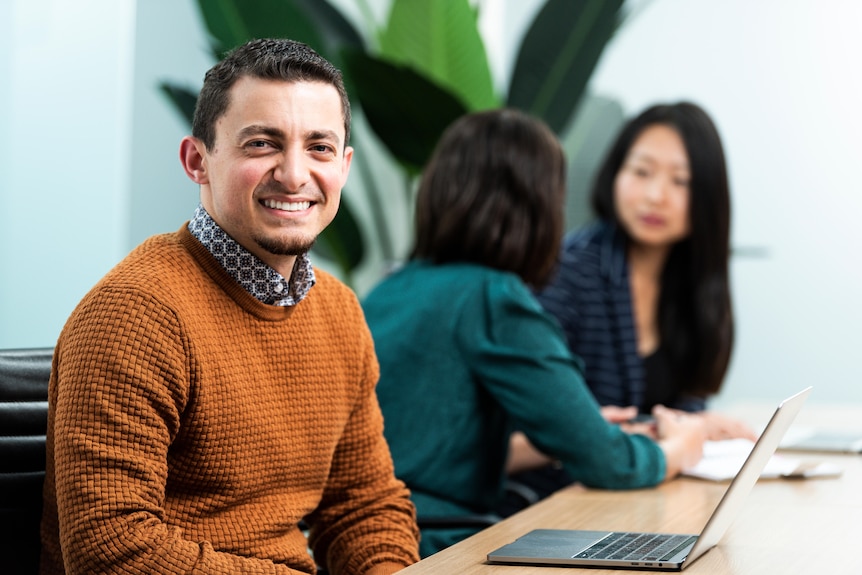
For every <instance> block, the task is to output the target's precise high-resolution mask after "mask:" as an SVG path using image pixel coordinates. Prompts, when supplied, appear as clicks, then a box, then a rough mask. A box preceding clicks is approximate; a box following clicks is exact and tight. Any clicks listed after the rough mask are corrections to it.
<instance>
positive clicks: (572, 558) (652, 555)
mask: <svg viewBox="0 0 862 575" xmlns="http://www.w3.org/2000/svg"><path fill="white" fill-rule="evenodd" d="M810 392H811V388H810V387H808V388H806V389H804V390H802V391H800V392H799V393H797V394H796V395H793V396H792V397H789V398H787V399H785V400H784V401H782V402H781V403H780V404H779V406H778V407H777V408H776V410H775V413H773V415H772V418H771V419H770V420H769V423H768V424H767V425H766V428H765V429H764V430H763V433H761V434H760V438H759V439H758V440H757V442H756V443H755V444H754V447H753V448H752V450H751V453H750V454H749V456H748V458H747V459H746V460H745V463H744V464H743V465H742V467H741V468H740V470H739V473H737V474H736V477H735V478H734V479H733V481H732V482H731V483H730V485H729V486H728V488H727V491H725V493H724V496H723V497H722V498H721V501H719V502H718V506H717V507H716V508H715V511H713V513H712V516H711V517H710V518H709V521H707V522H706V525H705V526H704V528H703V530H702V531H701V532H700V534H698V535H686V534H677V533H628V532H624V531H623V532H618V531H581V530H570V529H536V530H534V531H530V532H529V533H527V534H526V535H524V536H522V537H520V538H518V539H517V540H515V541H513V542H512V543H509V544H507V545H504V546H502V547H500V548H499V549H496V550H494V551H492V552H490V553H488V562H490V563H508V564H518V565H548V566H555V567H561V566H571V567H604V568H606V569H609V568H626V569H650V570H666V571H679V570H681V569H684V568H685V567H686V566H688V565H690V564H691V563H692V562H693V561H694V560H696V559H697V558H698V557H700V556H701V555H703V554H704V553H706V552H707V551H709V550H710V549H712V548H713V547H715V545H716V544H717V543H718V542H719V540H721V538H722V537H723V536H724V533H725V531H727V528H728V527H729V526H730V524H731V522H733V520H734V519H735V518H736V516H737V515H738V513H739V510H740V508H741V507H742V504H743V502H744V501H745V498H746V497H747V496H748V494H749V492H750V491H751V488H752V487H753V486H754V484H755V483H756V482H757V479H758V477H759V476H760V472H761V471H762V470H763V468H764V466H766V463H767V462H768V461H769V459H770V457H772V454H773V453H774V452H775V448H776V447H777V446H778V444H779V442H780V441H781V438H782V437H783V436H784V433H785V431H787V428H788V427H790V424H791V423H792V422H793V419H794V418H795V417H796V414H797V413H799V410H800V409H801V408H802V404H803V403H804V402H805V399H806V398H807V397H808V394H809V393H810Z"/></svg>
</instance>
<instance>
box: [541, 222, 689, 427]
mask: <svg viewBox="0 0 862 575" xmlns="http://www.w3.org/2000/svg"><path fill="white" fill-rule="evenodd" d="M536 296H537V298H538V300H539V301H540V302H541V304H542V306H543V307H544V308H545V309H546V310H547V311H548V312H549V313H551V315H553V316H555V317H556V318H557V320H558V321H559V323H560V325H561V326H562V328H563V331H565V333H566V338H567V339H568V342H569V348H570V349H571V350H572V353H574V354H575V355H577V356H580V358H581V359H582V360H583V362H584V376H585V379H586V382H587V385H589V387H590V389H591V390H592V391H593V395H594V396H595V397H596V400H597V401H598V402H599V403H600V404H601V405H619V406H626V405H636V406H638V407H641V406H642V405H643V403H644V398H645V397H646V379H645V375H646V374H645V370H644V362H643V359H642V358H641V357H640V356H639V355H638V352H637V335H636V332H635V323H634V313H633V311H632V301H631V292H630V290H629V278H628V265H627V263H626V257H625V237H624V236H623V234H622V233H621V232H620V231H619V230H618V229H617V228H616V226H614V225H613V224H610V223H607V222H600V223H597V224H593V225H590V226H588V227H586V228H584V229H581V230H577V231H575V232H572V233H570V234H569V235H568V236H567V237H566V239H565V241H564V242H563V246H562V249H561V250H560V255H559V261H558V263H557V269H556V271H555V273H554V277H553V278H552V280H551V282H550V283H549V284H548V285H547V286H546V287H545V288H544V289H543V290H542V291H540V292H538V293H537V294H536ZM705 404H706V401H705V399H703V398H699V397H692V396H689V395H682V394H679V395H678V396H677V398H676V400H675V401H674V402H673V403H671V405H670V406H671V407H675V408H677V409H684V410H686V411H700V410H703V409H704V408H705V406H706V405H705Z"/></svg>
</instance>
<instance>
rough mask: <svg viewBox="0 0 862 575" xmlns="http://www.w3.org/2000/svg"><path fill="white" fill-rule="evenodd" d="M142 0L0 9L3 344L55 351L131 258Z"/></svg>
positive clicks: (9, 3) (15, 0) (31, 2)
mask: <svg viewBox="0 0 862 575" xmlns="http://www.w3.org/2000/svg"><path fill="white" fill-rule="evenodd" d="M134 9H135V2H134V0H76V1H75V2H70V1H68V0H67V1H64V0H53V1H49V0H6V1H4V2H3V3H2V8H0V20H2V21H3V24H2V28H0V31H2V34H0V72H2V78H3V88H2V90H0V92H2V99H0V274H2V275H0V346H2V347H26V346H39V345H53V343H54V340H55V339H56V337H57V334H58V333H59V330H60V328H61V326H62V324H63V322H64V321H65V319H66V317H67V316H68V314H69V313H70V312H71V310H72V307H73V306H74V304H75V303H76V302H77V301H78V300H79V299H80V298H81V297H82V296H83V295H84V293H85V292H86V291H87V290H88V289H89V288H90V287H91V286H92V284H93V283H95V282H96V281H97V280H98V279H99V277H101V275H102V274H104V273H105V272H106V271H107V270H108V269H109V268H110V267H111V266H112V265H113V264H114V263H115V262H116V261H117V260H118V259H119V258H120V257H121V256H122V254H124V253H125V251H126V250H127V246H126V245H125V242H124V241H123V238H124V234H125V229H126V227H127V226H128V222H127V219H126V216H127V210H126V201H127V199H128V193H127V185H128V184H127V179H126V175H127V173H128V167H129V162H130V157H129V153H128V152H129V139H130V137H131V133H130V117H131V106H132V90H131V86H132V67H131V54H132V50H133V46H134V33H133V32H134V28H133V26H134Z"/></svg>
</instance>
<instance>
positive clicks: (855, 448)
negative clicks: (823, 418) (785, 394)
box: [778, 428, 862, 453]
mask: <svg viewBox="0 0 862 575" xmlns="http://www.w3.org/2000/svg"><path fill="white" fill-rule="evenodd" d="M794 429H795V428H794ZM778 449H785V450H788V451H818V452H823V453H862V431H856V432H851V431H833V430H829V429H816V428H805V429H799V430H795V433H794V432H793V431H791V432H790V433H788V434H787V436H785V438H784V440H783V441H782V442H781V443H780V444H779V445H778Z"/></svg>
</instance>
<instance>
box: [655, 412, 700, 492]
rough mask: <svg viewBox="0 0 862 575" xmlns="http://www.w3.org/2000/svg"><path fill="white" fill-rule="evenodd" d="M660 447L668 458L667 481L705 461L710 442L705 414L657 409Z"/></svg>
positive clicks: (657, 430)
mask: <svg viewBox="0 0 862 575" xmlns="http://www.w3.org/2000/svg"><path fill="white" fill-rule="evenodd" d="M652 413H653V416H655V419H656V435H657V436H658V444H659V446H660V447H661V449H662V451H664V456H665V479H672V478H673V477H676V476H677V475H678V474H679V472H680V471H682V470H683V469H688V468H689V467H693V466H694V465H696V464H697V462H698V461H700V459H701V457H703V443H704V441H706V439H707V429H706V421H705V419H704V418H703V417H702V416H701V414H693V413H686V412H684V411H678V410H674V409H668V408H667V407H664V406H663V405H657V406H655V408H653V412H652Z"/></svg>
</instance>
